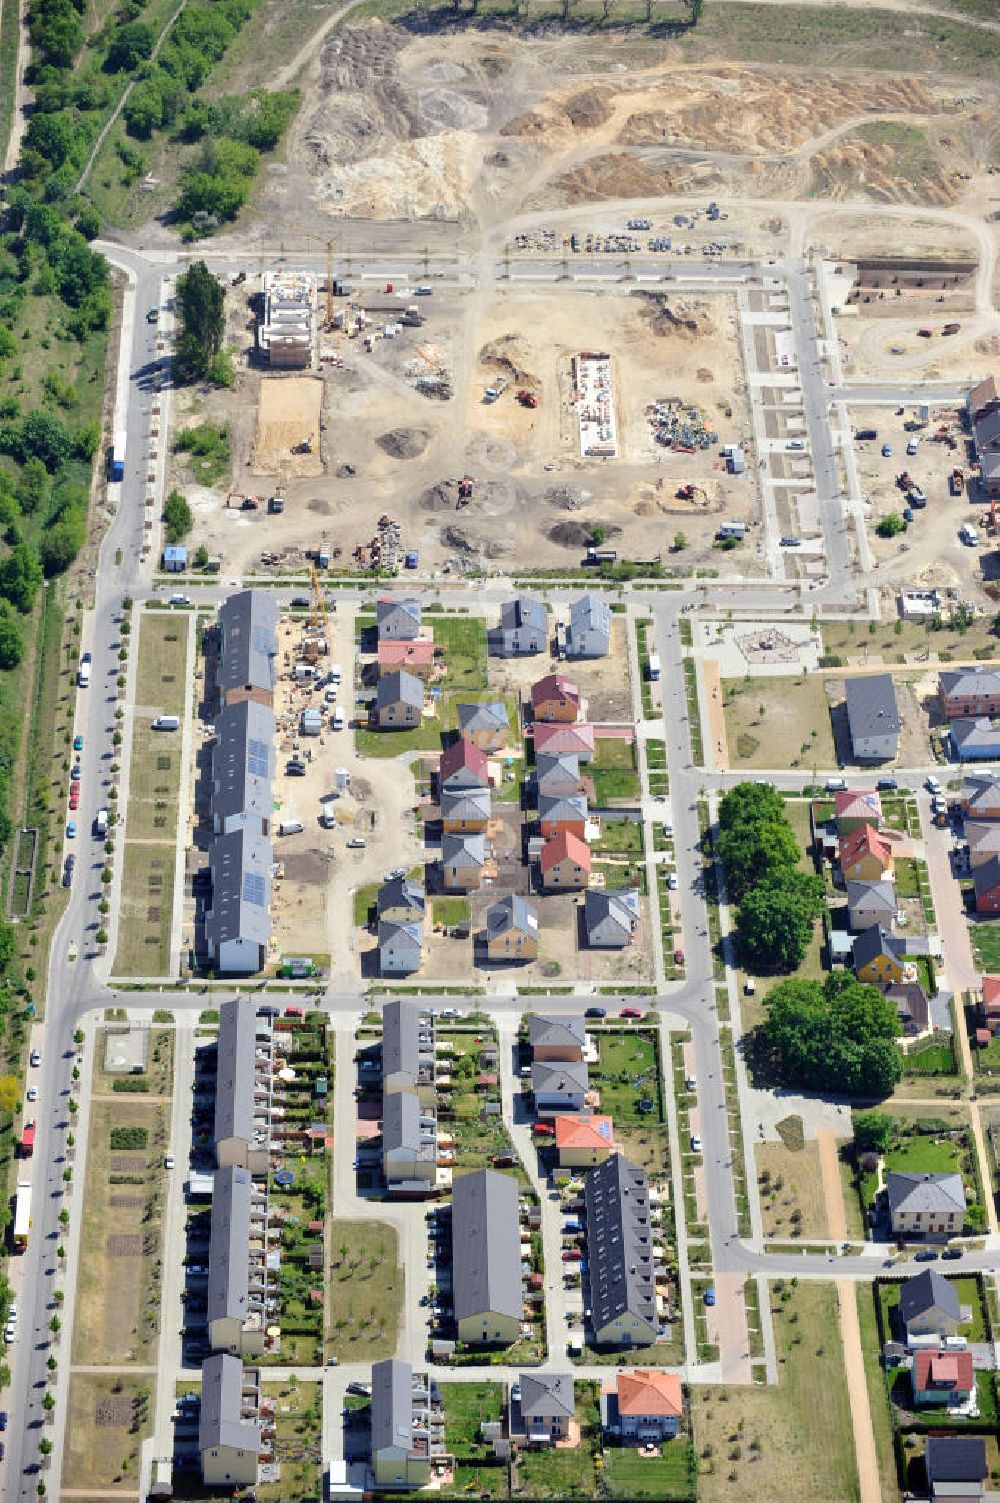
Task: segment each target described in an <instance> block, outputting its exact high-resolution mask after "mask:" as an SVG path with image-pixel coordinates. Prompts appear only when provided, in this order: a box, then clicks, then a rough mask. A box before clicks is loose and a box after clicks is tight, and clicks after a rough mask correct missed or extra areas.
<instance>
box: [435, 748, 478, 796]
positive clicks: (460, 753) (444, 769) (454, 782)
mask: <svg viewBox="0 0 1000 1503" xmlns="http://www.w3.org/2000/svg"><path fill="white" fill-rule="evenodd" d="M438 782H439V784H440V787H441V791H442V793H443V792H445V791H447V792H449V793H454V792H456V791H457V790H458V789H460V788H488V787H489V786H490V774H489V759H488V757H487V755H486V753H485V752H484V751H483V750H482V749H481V748H480V747H478V746H477V745H476V743H475V742H474V741H469V740H468V739H467V738H466V737H465V736H461V737H459V739H458V740H457V741H453V742H452V743H451V745H450V746H446V747H445V749H444V751H443V752H442V753H441V761H440V762H439V763H438Z"/></svg>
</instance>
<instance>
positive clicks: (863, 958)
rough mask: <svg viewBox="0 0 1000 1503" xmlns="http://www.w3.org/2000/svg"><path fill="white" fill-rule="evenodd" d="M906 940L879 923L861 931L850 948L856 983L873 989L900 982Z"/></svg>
mask: <svg viewBox="0 0 1000 1503" xmlns="http://www.w3.org/2000/svg"><path fill="white" fill-rule="evenodd" d="M905 954H906V940H905V939H902V938H900V936H899V935H898V934H890V933H889V931H888V930H887V929H883V927H882V925H881V924H872V925H871V927H870V928H868V929H862V930H861V932H860V933H859V934H858V935H857V937H856V938H855V941H854V944H853V945H852V947H851V964H852V965H853V967H854V974H855V976H857V978H858V980H859V981H865V982H868V983H869V984H870V985H873V986H881V985H882V984H883V983H885V984H887V985H889V984H891V985H894V984H895V983H896V982H897V981H902V979H903V956H904V955H905Z"/></svg>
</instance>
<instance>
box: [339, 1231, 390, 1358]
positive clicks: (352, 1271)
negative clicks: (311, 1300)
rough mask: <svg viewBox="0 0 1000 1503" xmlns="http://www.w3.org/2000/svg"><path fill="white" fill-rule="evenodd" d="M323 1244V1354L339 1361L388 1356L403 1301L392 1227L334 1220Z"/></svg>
mask: <svg viewBox="0 0 1000 1503" xmlns="http://www.w3.org/2000/svg"><path fill="white" fill-rule="evenodd" d="M329 1246H330V1258H331V1261H332V1265H333V1266H332V1269H331V1272H330V1283H329V1300H328V1320H329V1325H328V1328H327V1332H326V1346H327V1353H328V1355H333V1354H335V1355H336V1356H338V1357H339V1358H340V1360H341V1362H376V1361H378V1360H379V1359H380V1358H382V1357H391V1356H392V1354H393V1352H394V1351H395V1350H396V1328H397V1326H398V1325H399V1312H400V1309H401V1306H402V1302H403V1271H402V1269H401V1268H400V1267H399V1251H398V1243H397V1237H396V1232H395V1229H394V1228H393V1227H391V1226H387V1225H386V1223H385V1222H384V1221H334V1222H333V1223H332V1225H331V1227H330V1241H329Z"/></svg>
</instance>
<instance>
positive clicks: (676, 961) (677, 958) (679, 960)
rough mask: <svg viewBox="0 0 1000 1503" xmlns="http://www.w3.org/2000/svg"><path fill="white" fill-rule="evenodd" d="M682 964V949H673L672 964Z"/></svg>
mask: <svg viewBox="0 0 1000 1503" xmlns="http://www.w3.org/2000/svg"><path fill="white" fill-rule="evenodd" d="M683 964H684V951H683V950H681V949H677V950H675V951H674V965H683Z"/></svg>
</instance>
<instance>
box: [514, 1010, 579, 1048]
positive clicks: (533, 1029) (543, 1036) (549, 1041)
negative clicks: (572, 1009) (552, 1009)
mask: <svg viewBox="0 0 1000 1503" xmlns="http://www.w3.org/2000/svg"><path fill="white" fill-rule="evenodd" d="M528 1043H529V1044H530V1045H531V1057H532V1059H549V1060H552V1059H576V1060H579V1059H583V1056H584V1051H585V1050H586V1047H587V1028H586V1024H585V1023H584V1020H583V1017H582V1016H581V1015H580V1014H578V1013H569V1014H560V1015H558V1016H557V1015H556V1014H554V1013H539V1012H533V1013H532V1014H531V1016H530V1017H529V1018H528Z"/></svg>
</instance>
